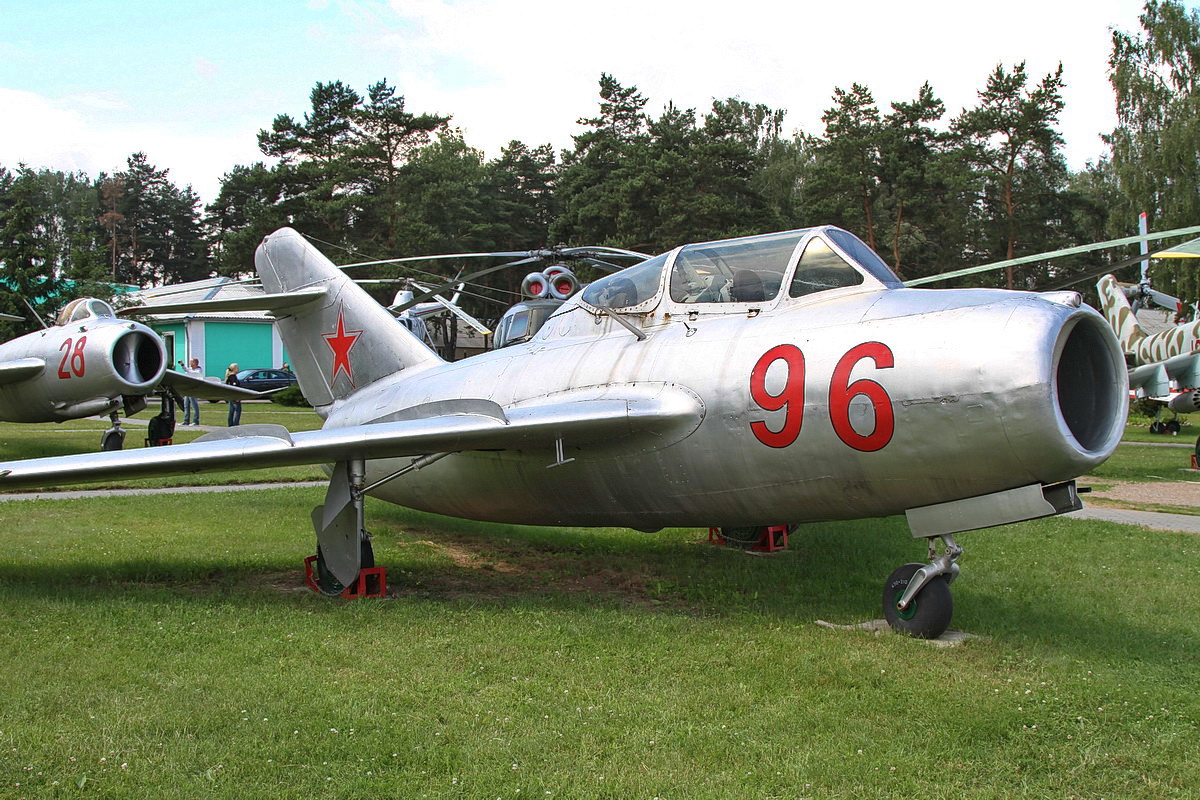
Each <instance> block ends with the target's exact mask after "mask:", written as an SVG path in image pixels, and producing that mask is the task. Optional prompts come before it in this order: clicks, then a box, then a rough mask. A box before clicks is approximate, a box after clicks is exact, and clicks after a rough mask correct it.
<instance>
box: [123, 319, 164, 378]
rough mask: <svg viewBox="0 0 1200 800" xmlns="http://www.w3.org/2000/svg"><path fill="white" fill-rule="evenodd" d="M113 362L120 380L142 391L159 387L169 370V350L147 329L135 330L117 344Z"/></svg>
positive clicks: (124, 334)
mask: <svg viewBox="0 0 1200 800" xmlns="http://www.w3.org/2000/svg"><path fill="white" fill-rule="evenodd" d="M112 359H113V368H114V369H115V371H116V373H117V376H118V377H120V378H121V380H123V381H125V382H126V383H128V384H129V385H130V386H131V387H133V388H136V389H139V390H144V389H147V388H149V387H152V386H154V385H155V384H157V383H158V381H159V380H160V379H161V378H162V375H163V372H164V371H165V370H166V350H165V348H164V347H163V344H162V340H161V339H159V338H158V336H157V335H155V334H154V333H153V332H150V331H149V330H148V329H144V328H135V329H133V330H129V331H126V332H124V333H122V334H121V335H120V336H119V337H117V340H116V341H115V342H113V350H112ZM131 394H132V392H131Z"/></svg>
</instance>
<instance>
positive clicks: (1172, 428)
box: [1163, 419, 1183, 436]
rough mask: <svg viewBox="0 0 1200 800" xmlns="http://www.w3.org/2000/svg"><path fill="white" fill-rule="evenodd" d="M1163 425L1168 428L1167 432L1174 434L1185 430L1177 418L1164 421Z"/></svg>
mask: <svg viewBox="0 0 1200 800" xmlns="http://www.w3.org/2000/svg"><path fill="white" fill-rule="evenodd" d="M1163 426H1164V427H1165V428H1166V432H1167V433H1169V434H1171V435H1172V436H1174V435H1175V434H1177V433H1179V432H1180V431H1181V430H1183V425H1182V424H1180V422H1179V420H1177V419H1169V420H1167V421H1166V422H1165V423H1163Z"/></svg>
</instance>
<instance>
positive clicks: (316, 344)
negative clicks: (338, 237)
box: [254, 228, 443, 408]
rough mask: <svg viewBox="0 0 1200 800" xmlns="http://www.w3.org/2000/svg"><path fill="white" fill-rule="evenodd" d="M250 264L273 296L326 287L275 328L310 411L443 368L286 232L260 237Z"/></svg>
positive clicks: (330, 264)
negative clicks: (405, 373)
mask: <svg viewBox="0 0 1200 800" xmlns="http://www.w3.org/2000/svg"><path fill="white" fill-rule="evenodd" d="M254 266H255V269H256V270H257V271H258V276H259V279H260V280H261V281H262V284H263V287H264V288H265V289H266V290H267V291H268V292H271V293H286V292H291V291H296V290H298V289H314V288H323V289H324V296H323V297H320V298H319V299H317V300H316V301H314V302H312V303H309V304H307V305H305V306H303V307H302V308H298V309H296V310H294V311H291V312H289V313H288V314H286V315H284V316H281V317H280V318H279V321H278V323H277V329H278V331H279V335H280V338H281V339H282V340H283V344H284V346H285V347H286V348H287V353H288V358H289V359H290V361H291V364H292V367H293V369H294V370H295V372H296V377H297V379H298V380H299V383H300V390H301V391H302V392H303V393H304V397H305V398H306V399H307V400H308V402H310V403H312V405H313V406H315V407H317V408H320V407H322V406H327V405H329V404H330V403H332V402H334V401H335V400H338V399H340V398H342V397H345V396H347V395H349V394H351V393H352V392H354V391H355V390H356V389H358V388H361V387H363V386H366V385H368V384H370V383H373V382H375V381H377V380H379V379H380V378H384V377H387V376H388V375H393V374H395V373H396V372H399V371H400V370H404V369H420V368H423V367H428V366H433V365H436V364H441V363H443V362H442V359H441V358H440V357H439V356H438V355H437V354H436V353H435V352H433V350H431V349H429V347H428V346H426V345H425V343H424V342H421V341H420V340H418V339H417V338H416V337H415V336H413V335H412V334H411V333H410V332H409V331H408V329H407V328H405V327H404V326H403V325H401V324H399V323H398V322H396V319H395V318H394V317H393V316H392V314H391V312H389V311H388V310H387V309H386V308H384V307H383V306H381V305H379V303H377V302H376V301H375V300H374V298H372V297H371V296H370V295H369V294H367V293H366V292H365V291H364V290H363V289H362V288H361V287H360V286H358V284H356V283H354V281H353V280H352V279H351V278H349V277H348V276H347V275H346V274H345V273H344V272H342V271H341V270H340V269H338V268H337V267H336V266H335V265H334V264H333V262H332V261H330V260H329V259H328V258H326V257H325V256H324V255H323V254H322V253H321V252H320V251H319V250H317V249H316V248H315V247H313V246H312V245H311V244H309V243H308V242H307V241H305V239H304V238H303V237H302V236H301V235H300V234H299V233H297V232H296V231H294V230H292V229H291V228H280V229H279V230H277V231H275V232H274V233H272V234H271V235H269V236H267V237H266V238H265V239H263V241H262V244H260V245H259V247H258V250H257V251H256V252H255V254H254Z"/></svg>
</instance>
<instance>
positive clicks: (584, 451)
mask: <svg viewBox="0 0 1200 800" xmlns="http://www.w3.org/2000/svg"><path fill="white" fill-rule="evenodd" d="M255 263H256V267H257V270H258V274H259V277H260V279H261V281H262V283H263V285H264V287H265V288H266V290H267V294H265V295H264V296H262V297H259V298H255V300H256V301H257V302H259V307H260V308H263V309H265V310H268V311H271V312H272V313H274V314H275V315H276V316H277V317H278V318H279V322H278V326H279V331H280V335H281V336H282V337H283V340H284V343H285V344H286V346H287V351H288V354H289V358H290V359H291V363H292V364H293V366H294V369H295V372H296V374H297V376H298V378H299V382H300V388H301V389H302V390H303V392H304V395H305V397H306V398H307V399H308V400H309V402H311V403H312V404H313V406H314V407H315V408H316V409H317V411H318V412H319V413H320V414H321V415H322V416H323V417H324V419H325V422H324V427H323V428H322V429H321V430H319V431H311V432H302V433H289V432H287V431H286V430H284V429H282V428H277V427H272V426H245V427H244V428H242V429H237V428H234V429H229V430H222V431H219V432H217V433H215V434H208V435H206V436H204V437H201V438H200V439H197V440H196V441H195V442H194V443H191V444H186V445H177V446H175V447H172V448H170V452H169V453H160V452H157V451H156V450H157V449H153V448H152V449H144V450H138V451H126V452H123V453H94V454H85V455H78V456H66V457H57V458H45V459H32V460H27V461H18V462H11V463H7V464H0V475H2V476H3V477H0V487H2V488H5V489H17V488H25V487H36V486H48V485H54V484H63V483H78V482H87V481H95V480H104V481H112V480H114V479H118V478H123V477H124V478H133V477H144V476H151V475H166V474H182V473H190V472H198V471H204V470H218V469H230V468H246V469H252V468H255V467H269V466H280V465H289V464H302V463H330V464H332V465H333V467H332V478H331V480H330V485H329V490H328V493H327V495H326V500H325V503H324V505H323V506H319V507H318V508H317V509H315V510H314V511H313V514H312V520H313V523H314V526H315V528H316V535H317V541H318V545H319V547H318V558H319V567H320V569H319V570H318V571H319V574H320V575H321V581H322V584H321V585H322V589H323V590H326V591H330V592H340V590H341V587H342V586H343V585H346V586H349V585H351V583H352V582H353V581H355V579H356V577H357V576H358V574H359V571H360V568H362V567H363V566H364V564H369V563H370V559H371V555H370V543H369V537H368V535H367V533H366V531H365V529H364V524H363V513H364V512H363V501H364V497H365V496H367V495H370V496H373V497H378V498H380V499H383V500H387V501H389V502H393V503H399V504H402V505H405V506H408V507H411V508H416V509H422V510H425V511H431V512H436V513H439V514H446V515H450V516H456V517H464V518H470V519H478V520H490V521H496V522H509V523H524V524H532V525H551V526H552V525H570V526H626V527H630V528H635V529H638V530H644V531H654V530H658V529H660V528H663V527H667V526H703V527H710V526H715V527H718V528H721V529H723V530H726V531H732V530H734V529H741V530H745V529H747V528H760V527H765V526H773V525H791V524H796V523H805V522H819V521H823V520H845V519H860V518H867V517H883V516H888V515H892V514H901V513H903V514H906V515H907V517H908V522H909V525H910V528H911V531H912V534H913V536H914V537H917V538H923V539H927V540H929V543H930V547H929V561H928V563H912V564H906V565H904V566H902V567H900V568H899V569H897V570H896V571H895V572H894V573H893V574H892V575H891V577H889V578H888V579H887V581H886V582H885V584H884V587H885V588H884V592H883V599H884V602H883V606H884V612H885V614H886V616H887V618H888V620H889V621H890V622H891V624H892V626H893V627H895V628H897V629H899V630H901V631H905V632H908V633H911V634H914V635H917V636H925V637H935V636H938V635H939V634H940V633H941V632H942V631H943V630H944V629H945V628H946V627H947V625H948V624H949V621H950V616H951V597H950V590H949V585H950V582H951V581H953V580H954V579H955V578H956V577H957V575H958V572H959V567H958V564H957V563H956V561H957V559H958V558H959V555H960V554H961V553H962V549H961V548H960V547H959V545H958V544H957V543H956V542H955V539H954V534H956V533H958V532H960V531H966V530H972V529H975V528H984V527H989V526H994V525H1002V524H1005V523H1011V522H1017V521H1021V520H1027V519H1035V518H1038V517H1045V516H1050V515H1054V514H1060V513H1063V512H1066V511H1071V510H1073V509H1077V508H1079V507H1080V503H1079V499H1078V496H1077V493H1076V489H1075V483H1074V480H1073V479H1074V478H1075V477H1076V476H1078V475H1082V474H1085V473H1087V472H1088V471H1089V470H1091V469H1092V468H1094V467H1095V466H1096V465H1098V464H1100V463H1101V462H1103V461H1104V460H1105V459H1106V458H1108V456H1109V455H1110V454H1111V453H1112V452H1113V450H1114V449H1115V448H1116V446H1117V443H1118V441H1119V440H1120V437H1121V433H1122V430H1123V426H1124V419H1125V409H1126V398H1127V391H1128V384H1127V381H1126V371H1125V362H1124V359H1123V357H1122V354H1121V351H1120V348H1119V347H1118V346H1117V341H1116V338H1115V337H1114V335H1113V333H1112V331H1111V330H1110V329H1109V327H1108V326H1107V325H1106V324H1105V321H1104V319H1103V317H1101V316H1100V314H1098V313H1097V312H1096V311H1094V310H1092V309H1091V308H1088V307H1087V306H1084V305H1082V304H1081V301H1080V297H1079V295H1078V294H1076V293H1074V292H1057V293H1051V294H1037V293H1031V292H1014V291H1001V290H989V289H964V290H949V289H942V290H927V289H911V288H906V287H905V286H904V285H903V284H902V283H901V281H900V280H899V279H898V278H897V277H896V275H895V274H894V273H893V272H892V271H891V269H889V268H888V266H887V265H886V264H885V263H884V262H883V261H882V260H881V259H880V258H879V257H878V256H877V255H875V253H874V252H873V251H871V250H870V249H869V248H868V247H867V246H866V245H864V244H863V243H862V242H861V241H860V240H859V239H857V238H856V237H854V236H853V235H852V234H850V233H847V232H846V231H844V230H841V229H839V228H834V227H815V228H807V229H804V230H794V231H787V232H783V233H771V234H766V235H761V236H750V237H745V238H739V239H730V240H726V241H717V242H706V243H699V244H689V245H685V246H682V247H678V248H676V249H674V250H672V251H670V252H668V253H664V254H662V255H659V256H655V257H653V258H649V259H647V260H645V261H643V262H642V263H639V264H636V265H635V266H632V267H629V268H626V269H624V270H621V271H619V272H615V273H614V274H611V275H608V276H606V277H604V278H601V279H600V280H597V281H595V282H594V283H591V284H590V285H588V286H586V287H584V288H583V290H582V291H581V292H579V293H578V294H576V295H574V296H573V297H571V298H570V299H569V300H567V301H566V302H564V303H563V304H562V305H561V306H560V307H559V308H558V309H557V310H556V311H554V312H553V314H551V315H550V317H549V319H547V320H546V321H545V323H544V324H543V325H542V326H541V327H540V329H538V331H537V332H536V334H534V335H533V336H531V337H530V338H529V339H528V340H527V341H522V342H518V343H515V344H512V345H510V346H508V347H505V348H503V349H499V350H494V351H491V352H488V353H484V354H482V355H478V356H474V357H472V358H469V359H466V360H463V361H458V362H454V363H447V362H444V361H443V360H442V359H441V358H439V357H438V356H437V355H435V354H434V353H433V352H432V351H431V350H430V349H429V348H428V347H426V346H425V345H424V344H422V343H421V342H420V341H418V340H417V338H416V337H414V336H413V335H412V334H411V333H410V332H409V331H408V330H407V329H406V328H405V327H404V326H402V325H400V324H398V323H397V322H396V320H395V319H393V317H392V314H391V313H389V311H388V310H387V309H385V308H383V307H382V306H381V305H380V304H379V303H377V302H375V301H374V300H373V299H371V297H370V296H369V295H367V294H366V293H365V292H364V291H363V290H362V289H361V288H359V287H358V286H356V285H355V284H354V281H353V280H352V279H350V278H349V277H347V276H346V275H345V274H344V273H343V272H342V271H341V270H339V269H338V268H337V267H335V266H334V265H333V264H332V263H331V262H330V261H329V260H328V259H327V258H326V257H325V256H324V255H322V254H321V253H320V252H319V251H318V250H317V249H316V248H314V247H313V246H312V245H310V244H309V243H308V242H307V241H305V239H304V238H303V237H301V236H300V234H298V233H297V232H295V231H293V230H290V229H287V228H285V229H282V230H280V231H277V232H276V233H273V234H271V235H270V236H268V237H267V238H266V239H265V240H264V241H263V243H262V245H261V246H260V247H259V249H258V252H257V254H256V257H255ZM218 302H220V301H218ZM188 309H190V310H199V309H198V308H193V307H192V306H189V307H188ZM155 310H156V309H153V308H144V309H141V311H143V312H146V313H153V312H154V311H155ZM176 310H184V309H176ZM548 497H569V498H571V499H570V502H563V503H550V502H546V498H548ZM935 540H939V541H940V542H941V547H940V548H938V547H937V546H935V544H934V541H935Z"/></svg>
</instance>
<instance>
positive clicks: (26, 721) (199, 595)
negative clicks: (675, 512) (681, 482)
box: [0, 404, 1200, 799]
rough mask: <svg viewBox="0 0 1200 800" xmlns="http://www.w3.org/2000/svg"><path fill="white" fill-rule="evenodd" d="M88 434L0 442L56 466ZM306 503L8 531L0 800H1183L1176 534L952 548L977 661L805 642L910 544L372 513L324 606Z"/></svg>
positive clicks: (15, 522)
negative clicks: (349, 577)
mask: <svg viewBox="0 0 1200 800" xmlns="http://www.w3.org/2000/svg"><path fill="white" fill-rule="evenodd" d="M214 408H215V407H214ZM205 410H206V411H207V409H205ZM256 411H258V409H255V408H253V407H252V405H251V404H248V405H247V407H246V410H245V412H244V414H243V420H244V421H246V422H265V421H271V422H278V423H280V424H284V425H287V426H288V427H289V428H291V429H292V430H300V429H303V428H301V427H300V426H305V425H311V426H312V427H317V426H318V425H319V419H318V418H317V417H316V415H315V414H312V412H293V411H281V410H279V409H278V408H277V407H273V406H266V405H265V404H264V407H263V409H262V410H261V413H262V415H263V417H264V418H263V419H254V418H252V417H251V416H250V415H251V413H252V412H256ZM287 414H296V415H297V416H295V417H282V418H275V417H279V415H287ZM214 421H215V418H214ZM94 425H95V427H94V428H90V427H87V426H86V425H85V424H82V423H66V425H64V426H58V427H57V429H56V428H55V426H32V425H0V443H2V447H3V449H4V453H5V458H16V457H29V456H32V455H51V454H54V453H57V452H81V451H86V450H90V449H92V447H93V446H94V445H95V443H96V441H98V431H99V430H100V429H102V428H103V427H105V423H100V422H96V423H94ZM67 426H70V427H71V428H79V429H81V430H82V431H83V432H79V433H70V432H67V431H66V430H65V429H66V427H67ZM51 431H54V432H53V433H51ZM134 435H135V434H134V433H133V432H131V434H130V437H131V440H130V441H132V437H133V436H134ZM195 435H198V434H197V433H194V432H192V431H191V430H190V429H180V432H179V433H178V435H177V441H178V440H181V439H183V438H188V437H192V436H195ZM1186 456H1187V451H1186V450H1183V449H1180V448H1153V447H1138V446H1123V447H1121V448H1119V450H1118V452H1117V455H1115V456H1114V457H1113V459H1111V460H1110V461H1109V462H1108V463H1107V464H1105V465H1104V466H1102V467H1101V468H1100V469H1099V470H1097V471H1096V480H1097V482H1099V481H1102V480H1104V479H1106V478H1107V479H1109V480H1113V481H1116V480H1155V479H1158V478H1167V479H1178V475H1179V474H1178V472H1177V471H1175V470H1177V469H1178V466H1177V463H1178V462H1181V461H1182V462H1184V463H1186ZM297 469H299V468H297ZM284 472H288V471H285V470H265V471H260V472H255V473H242V474H240V475H227V476H226V477H225V478H224V480H240V481H247V480H251V481H253V480H259V479H265V480H287V479H288V478H287V476H284V475H279V474H278V473H284ZM321 475H322V473H321V472H320V470H319V469H315V468H314V469H313V470H312V472H311V477H313V478H317V479H319V478H320V477H321ZM1155 476H1157V478H1156V477H1155ZM293 479H301V478H293ZM169 482H176V483H181V482H196V481H195V480H194V479H191V480H189V479H182V478H181V479H172V481H166V480H164V481H161V482H159V484H160V485H162V484H166V483H169ZM138 483H145V482H138ZM322 499H323V490H321V489H306V488H280V489H272V490H267V491H260V492H252V493H228V494H206V495H163V496H157V497H154V498H144V497H143V498H123V497H100V498H93V499H86V500H63V501H54V500H38V501H22V502H17V503H3V504H0V515H2V516H3V527H4V534H3V535H2V536H0V637H2V641H3V646H4V650H3V652H4V655H3V658H2V660H0V663H2V664H3V675H4V679H5V680H4V690H3V691H0V797H16V798H19V797H59V796H76V795H78V796H98V797H114V798H115V797H119V798H159V797H163V796H168V795H172V796H180V797H214V798H225V797H228V798H241V797H253V796H280V797H285V796H286V797H315V798H342V797H346V798H350V797H354V798H358V797H406V798H407V797H449V798H459V797H461V798H495V797H503V798H530V797H543V798H545V797H560V798H653V797H660V798H743V797H745V798H855V799H857V798H892V797H905V798H909V797H921V798H963V797H967V798H1010V797H1014V796H1023V797H1056V798H1057V797H1061V798H1072V797H1076V798H1100V797H1109V798H1194V797H1197V796H1200V728H1198V722H1200V699H1197V693H1196V691H1195V687H1196V686H1197V684H1198V683H1200V659H1197V658H1196V652H1197V650H1198V648H1200V621H1198V619H1197V613H1196V609H1197V607H1200V588H1198V587H1200V558H1198V556H1200V541H1198V540H1197V538H1196V537H1195V536H1191V535H1187V534H1171V533H1162V532H1152V531H1147V530H1143V529H1140V528H1134V527H1129V526H1121V525H1112V524H1106V523H1099V522H1085V521H1080V520H1072V519H1061V518H1059V519H1050V520H1040V521H1036V522H1029V523H1023V524H1020V525H1013V526H1006V527H1003V528H996V529H991V530H985V531H976V532H968V533H964V534H960V535H959V536H958V537H957V538H958V540H959V543H960V544H962V545H963V546H964V547H965V549H966V553H965V555H964V556H963V558H962V560H961V562H960V563H961V564H962V565H963V574H962V578H961V580H959V581H958V582H957V583H956V584H955V585H954V596H955V605H956V611H955V618H954V622H953V627H955V628H958V629H962V630H966V631H969V632H971V633H974V634H978V635H980V636H981V637H982V638H979V639H973V640H970V641H968V642H966V643H965V644H963V645H962V646H959V647H957V648H953V649H937V648H935V647H933V646H931V645H930V644H928V643H924V642H919V641H915V640H911V639H907V638H903V637H899V636H894V635H890V634H887V635H882V636H875V635H872V634H870V633H867V632H864V631H857V630H855V631H833V630H829V629H826V628H823V627H819V626H817V625H815V624H814V622H815V621H816V620H817V619H824V620H828V621H831V622H834V623H839V624H852V623H857V622H860V621H863V620H868V619H873V618H877V617H879V616H880V613H881V612H880V608H879V603H880V599H879V598H880V594H881V590H882V584H883V580H884V578H885V577H886V576H887V575H888V573H890V572H891V571H892V569H894V568H895V567H896V566H898V565H899V564H901V563H904V562H907V561H919V560H922V559H923V557H924V552H923V550H924V545H923V543H921V542H917V541H914V540H913V539H912V538H911V536H910V535H909V533H908V530H907V526H906V524H905V523H904V520H903V519H902V518H890V519H886V520H867V521H860V522H851V523H835V524H821V525H809V526H805V527H802V528H800V529H799V530H798V531H797V532H796V533H795V534H794V535H793V538H792V547H791V549H790V550H789V551H787V552H785V553H781V554H776V555H771V556H757V555H748V554H745V553H742V552H741V551H737V550H731V549H724V548H717V547H713V546H711V545H709V544H708V543H707V542H706V541H705V539H706V537H705V535H704V532H703V531H698V530H672V531H665V532H662V533H659V534H643V533H637V532H633V531H629V530H624V529H600V530H582V529H566V530H557V529H541V528H528V527H520V526H505V525H487V524H482V523H473V522H467V521H461V520H452V519H446V518H442V517H436V516H432V515H427V514H420V513H417V512H412V511H409V510H407V509H403V508H399V507H396V506H390V505H387V504H384V503H382V502H379V501H368V505H367V511H368V515H367V516H368V527H369V528H370V529H371V530H372V532H373V533H374V536H375V538H374V544H375V554H376V560H377V562H378V563H379V564H381V565H385V566H387V567H388V568H389V575H388V578H389V586H390V594H389V597H387V598H386V599H383V600H358V601H343V600H331V599H329V598H324V597H320V596H316V595H313V594H311V593H309V592H308V591H307V590H306V589H305V588H304V587H303V574H302V570H301V566H300V562H301V560H302V558H303V556H304V555H307V554H308V553H309V552H311V551H312V549H313V542H312V533H311V529H310V526H309V522H308V512H309V510H310V509H311V508H312V507H313V506H315V505H317V504H318V503H320V502H321V501H322Z"/></svg>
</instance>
